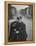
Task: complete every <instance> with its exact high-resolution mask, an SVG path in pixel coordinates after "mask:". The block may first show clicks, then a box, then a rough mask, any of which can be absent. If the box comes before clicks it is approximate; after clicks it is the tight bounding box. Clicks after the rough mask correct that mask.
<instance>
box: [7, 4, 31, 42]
mask: <svg viewBox="0 0 36 46" xmlns="http://www.w3.org/2000/svg"><path fill="white" fill-rule="evenodd" d="M27 40H28V41H31V40H32V5H12V4H8V41H9V42H13V41H27Z"/></svg>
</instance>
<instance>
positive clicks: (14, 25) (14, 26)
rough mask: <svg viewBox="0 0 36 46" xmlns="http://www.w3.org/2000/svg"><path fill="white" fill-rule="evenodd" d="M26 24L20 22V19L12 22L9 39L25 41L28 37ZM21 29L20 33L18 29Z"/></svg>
mask: <svg viewBox="0 0 36 46" xmlns="http://www.w3.org/2000/svg"><path fill="white" fill-rule="evenodd" d="M25 26H26V25H25V24H24V23H23V22H21V23H19V22H18V21H15V22H13V23H11V28H10V36H9V40H10V41H23V40H24V41H25V40H26V38H27V33H26V28H25ZM14 29H16V31H19V33H16V31H14Z"/></svg>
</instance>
